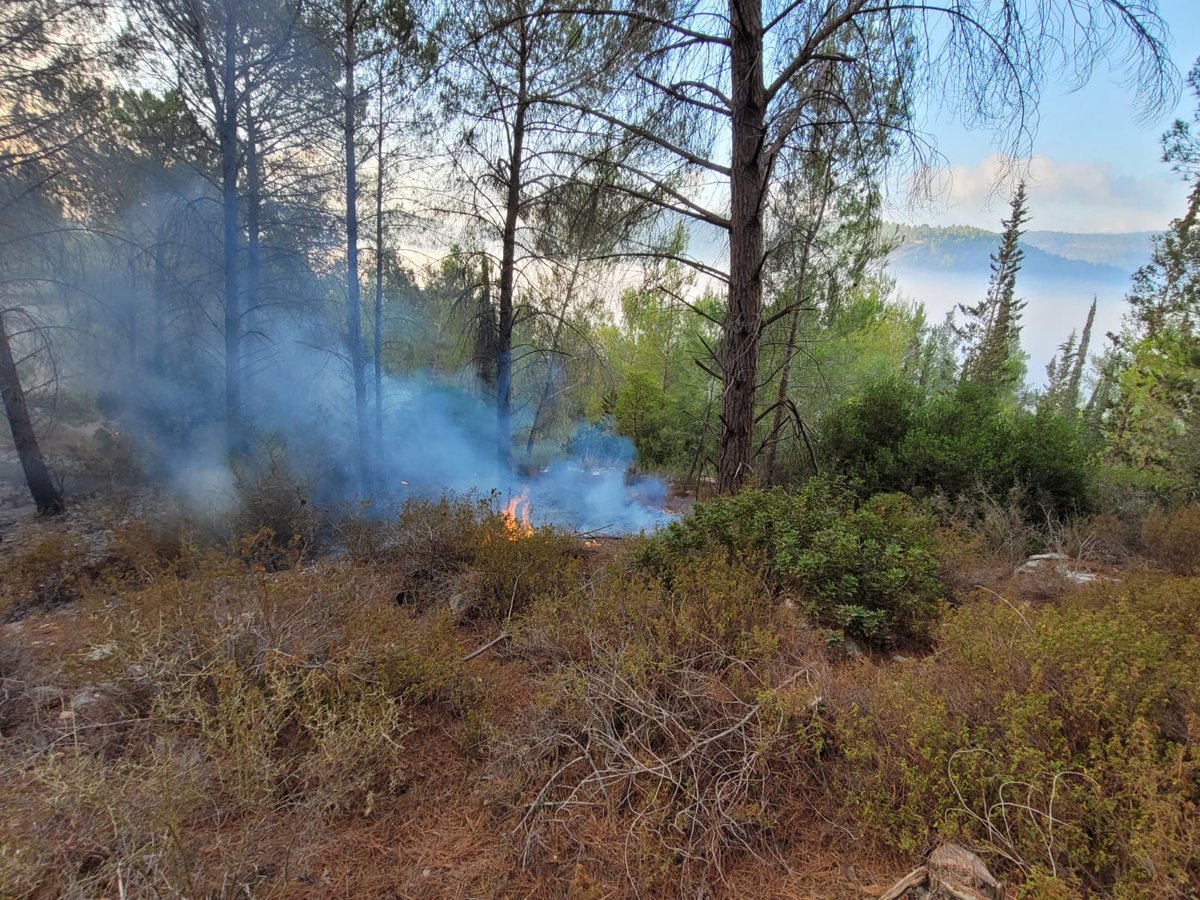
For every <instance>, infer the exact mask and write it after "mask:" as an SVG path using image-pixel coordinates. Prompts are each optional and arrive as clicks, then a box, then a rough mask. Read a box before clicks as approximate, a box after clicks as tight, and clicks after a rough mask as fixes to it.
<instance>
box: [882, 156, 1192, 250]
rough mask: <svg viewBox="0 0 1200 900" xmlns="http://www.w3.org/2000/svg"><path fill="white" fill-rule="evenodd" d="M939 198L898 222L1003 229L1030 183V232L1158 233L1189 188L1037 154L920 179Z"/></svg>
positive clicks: (1167, 175) (915, 206) (902, 211)
mask: <svg viewBox="0 0 1200 900" xmlns="http://www.w3.org/2000/svg"><path fill="white" fill-rule="evenodd" d="M920 177H921V182H922V185H923V186H927V189H928V193H929V196H930V197H931V198H932V199H930V200H927V201H925V202H923V203H922V202H906V203H905V204H904V205H903V206H897V207H896V209H895V210H894V212H893V215H894V216H895V217H896V218H899V219H901V220H903V221H909V222H914V223H916V222H925V223H929V224H934V225H952V224H953V225H974V226H976V227H978V228H986V229H988V230H990V231H999V230H1000V220H1001V219H1002V218H1003V217H1004V216H1005V215H1006V214H1007V211H1008V198H1009V196H1010V195H1011V192H1012V189H1013V187H1014V186H1015V185H1016V182H1017V181H1018V180H1019V179H1021V178H1024V179H1025V184H1026V190H1027V191H1028V193H1029V211H1030V213H1031V221H1030V224H1029V227H1030V228H1033V229H1039V230H1047V231H1077V232H1096V231H1108V232H1120V231H1159V230H1162V229H1164V228H1166V226H1167V225H1168V224H1169V223H1170V221H1171V219H1173V218H1175V217H1176V216H1178V215H1180V214H1181V213H1182V212H1183V209H1184V204H1185V202H1186V196H1187V186H1186V185H1185V184H1184V183H1183V182H1182V181H1181V180H1180V179H1178V178H1177V177H1175V176H1174V175H1172V173H1171V172H1169V171H1168V170H1167V168H1166V166H1163V167H1162V173H1161V175H1153V176H1133V175H1128V174H1123V173H1121V172H1118V171H1116V170H1115V169H1114V168H1113V167H1112V166H1111V165H1108V164H1106V163H1087V162H1076V161H1071V160H1055V159H1051V158H1049V157H1046V156H1035V157H1033V158H1032V159H1031V160H1014V159H1012V158H1011V157H1007V156H1004V155H1000V154H992V155H991V156H987V157H985V158H984V159H981V160H979V162H977V163H975V164H974V165H963V164H957V165H953V166H949V167H946V168H942V169H936V170H926V171H925V172H923V173H921V176H920Z"/></svg>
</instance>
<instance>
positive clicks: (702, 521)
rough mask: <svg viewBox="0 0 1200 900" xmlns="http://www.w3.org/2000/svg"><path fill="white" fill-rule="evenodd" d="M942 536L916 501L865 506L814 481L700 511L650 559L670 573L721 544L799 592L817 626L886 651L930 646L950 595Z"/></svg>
mask: <svg viewBox="0 0 1200 900" xmlns="http://www.w3.org/2000/svg"><path fill="white" fill-rule="evenodd" d="M932 529H933V522H932V520H931V519H930V518H929V517H928V516H926V515H924V514H923V513H921V512H919V511H918V510H917V508H916V506H915V504H914V503H913V502H912V501H911V500H910V499H909V498H907V497H903V496H901V495H897V494H881V495H877V496H875V497H872V498H870V499H868V500H866V501H860V500H859V499H858V498H857V497H856V496H855V495H854V494H853V493H852V492H851V491H849V490H847V489H846V488H844V487H843V486H841V485H838V484H835V483H832V482H829V481H825V480H821V479H812V480H810V481H809V482H808V483H806V484H805V486H804V487H803V488H802V489H801V490H799V491H798V492H796V493H787V492H784V491H780V490H773V491H759V490H751V491H743V492H742V493H740V494H738V495H736V496H733V497H722V498H719V499H716V500H712V501H709V502H707V503H701V504H698V505H697V506H696V509H695V511H694V512H693V514H692V515H691V516H689V517H688V518H687V519H684V520H682V521H679V522H673V523H672V524H671V525H669V526H668V527H667V528H665V529H664V530H663V531H662V532H660V533H659V534H658V535H656V536H655V537H654V538H652V539H651V540H650V542H649V543H648V544H647V546H646V548H645V550H644V551H643V554H642V561H643V563H644V564H645V565H647V566H648V567H650V568H651V570H653V571H657V572H660V573H663V574H665V575H670V573H671V572H672V570H673V567H674V566H675V565H677V563H678V561H679V560H681V559H687V558H689V557H692V556H694V555H697V554H702V553H703V552H705V551H706V550H710V549H711V548H714V547H718V548H723V549H725V550H726V551H727V552H728V553H729V555H730V556H732V557H735V558H737V557H744V556H749V557H751V558H753V557H755V556H759V557H761V558H762V559H764V560H765V565H766V567H767V570H768V573H769V575H770V577H771V580H772V582H773V584H774V586H775V588H776V589H777V590H778V591H781V592H787V593H794V594H796V595H797V599H798V600H799V601H800V603H801V604H802V605H803V606H804V607H805V608H806V609H807V610H808V611H809V612H810V613H811V614H812V615H813V616H814V617H815V618H816V619H817V621H819V622H821V623H823V624H826V625H833V626H837V627H842V628H846V629H847V630H849V631H852V632H854V633H855V634H856V636H858V637H862V638H866V639H868V640H870V641H872V642H874V643H879V644H885V643H888V642H889V641H891V640H892V639H894V638H903V639H907V640H918V641H924V640H925V639H927V637H928V635H929V629H930V627H931V625H932V624H933V622H934V621H935V620H936V618H937V614H938V608H939V603H940V601H941V599H942V597H943V589H942V585H941V583H940V582H939V581H938V578H937V561H936V560H935V559H934V557H933V555H932V553H931V552H930V548H931V545H932V537H931V536H932Z"/></svg>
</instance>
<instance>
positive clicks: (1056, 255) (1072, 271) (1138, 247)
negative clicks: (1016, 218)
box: [889, 225, 1154, 283]
mask: <svg viewBox="0 0 1200 900" xmlns="http://www.w3.org/2000/svg"><path fill="white" fill-rule="evenodd" d="M889 229H890V232H889V233H890V234H891V235H892V236H893V237H894V238H896V239H897V240H898V241H899V242H900V246H899V247H897V248H896V250H894V251H893V252H892V254H891V256H890V257H889V262H890V264H891V265H892V266H893V267H894V268H898V269H908V270H933V271H940V272H944V273H950V272H957V273H963V274H967V273H974V272H979V271H986V270H987V267H988V264H989V259H990V257H991V254H992V253H994V252H995V250H996V248H997V247H998V246H999V243H1000V235H999V233H997V232H992V231H985V230H984V229H982V228H972V227H969V226H962V225H956V226H949V227H945V226H933V225H891V226H889ZM1153 236H1154V232H1149V231H1134V232H1125V233H1119V234H1109V233H1096V234H1087V233H1071V232H1060V231H1028V232H1026V233H1025V234H1024V235H1023V236H1022V239H1021V246H1022V249H1023V250H1024V251H1025V259H1024V261H1023V262H1022V264H1021V272H1022V274H1023V275H1024V276H1025V277H1026V278H1035V279H1039V280H1042V279H1045V280H1055V281H1058V280H1065V281H1071V282H1077V281H1086V282H1091V283H1096V282H1099V283H1115V282H1126V283H1127V282H1128V280H1129V276H1130V275H1132V274H1133V273H1134V272H1135V271H1136V270H1137V269H1138V268H1139V267H1140V266H1142V265H1143V264H1144V263H1146V262H1147V261H1148V260H1149V259H1150V251H1151V238H1152V237H1153Z"/></svg>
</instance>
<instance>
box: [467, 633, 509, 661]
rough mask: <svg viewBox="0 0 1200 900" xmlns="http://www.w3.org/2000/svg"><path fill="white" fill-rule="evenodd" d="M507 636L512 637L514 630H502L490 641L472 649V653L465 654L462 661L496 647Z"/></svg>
mask: <svg viewBox="0 0 1200 900" xmlns="http://www.w3.org/2000/svg"><path fill="white" fill-rule="evenodd" d="M507 637H512V632H509V631H502V632H500V633H499V634H498V635H496V636H495V637H494V638H492V639H491V640H490V641H488V642H487V643H486V644H484V645H483V646H482V647H479V648H477V649H475V650H472V651H471V652H470V653H468V654H467V655H466V656H464V657H463V659H462V661H463V662H470V661H471V660H473V659H474V658H475V657H477V656H480V655H481V654H483V653H485V652H487V651H488V650H490V649H491V648H492V647H495V646H496V645H497V644H498V643H500V642H501V641H502V640H504V639H505V638H507Z"/></svg>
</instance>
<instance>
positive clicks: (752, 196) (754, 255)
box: [717, 0, 767, 494]
mask: <svg viewBox="0 0 1200 900" xmlns="http://www.w3.org/2000/svg"><path fill="white" fill-rule="evenodd" d="M729 20H730V27H729V40H730V60H731V67H730V71H731V75H732V96H731V99H732V102H733V129H732V138H733V144H732V151H733V152H732V157H731V160H730V170H731V173H730V180H729V184H730V229H729V302H728V309H727V310H726V313H725V323H724V333H723V335H722V346H721V360H720V363H721V372H722V375H723V377H724V381H725V392H724V396H723V397H722V399H721V441H720V443H721V452H720V456H719V458H718V460H717V491H718V493H721V494H731V493H734V492H735V491H737V490H738V489H739V488H740V487H741V486H742V484H743V483H744V482H745V480H746V477H747V476H748V475H749V474H750V461H751V455H752V453H753V440H754V395H755V390H756V388H757V380H758V346H759V338H760V337H761V334H762V262H763V205H764V200H765V199H766V174H767V172H766V160H765V159H764V149H765V148H764V138H765V133H766V132H765V127H766V126H765V110H766V89H765V87H764V85H763V67H762V53H763V30H762V9H761V6H760V0H730V2H729Z"/></svg>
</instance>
